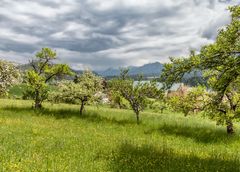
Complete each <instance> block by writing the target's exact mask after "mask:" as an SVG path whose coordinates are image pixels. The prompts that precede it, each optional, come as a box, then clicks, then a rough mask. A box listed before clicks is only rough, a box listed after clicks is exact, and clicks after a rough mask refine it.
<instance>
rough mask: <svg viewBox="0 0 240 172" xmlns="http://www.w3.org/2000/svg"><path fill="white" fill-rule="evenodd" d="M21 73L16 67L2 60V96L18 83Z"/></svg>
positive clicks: (0, 72)
mask: <svg viewBox="0 0 240 172" xmlns="http://www.w3.org/2000/svg"><path fill="white" fill-rule="evenodd" d="M19 79H20V73H19V71H18V69H17V68H16V66H15V65H14V64H12V63H10V62H7V61H4V60H0V96H5V95H6V94H7V92H8V89H9V87H11V86H12V85H13V84H15V83H17V82H18V81H19Z"/></svg>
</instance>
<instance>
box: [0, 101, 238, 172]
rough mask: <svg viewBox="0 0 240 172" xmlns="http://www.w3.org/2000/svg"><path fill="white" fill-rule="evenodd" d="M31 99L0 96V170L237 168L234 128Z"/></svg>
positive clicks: (168, 115)
mask: <svg viewBox="0 0 240 172" xmlns="http://www.w3.org/2000/svg"><path fill="white" fill-rule="evenodd" d="M31 105H32V103H31V102H29V101H16V100H0V171H1V170H2V171H18V170H19V171H71V172H73V171H84V172H86V171H116V172H117V171H129V172H130V171H174V172H175V171H184V172H186V171H240V162H239V160H240V154H239V146H240V137H239V136H238V135H239V133H236V135H235V136H231V137H229V136H227V135H226V134H225V128H223V127H216V126H215V124H214V123H213V122H210V121H208V120H205V119H200V118H198V117H183V116H182V115H180V114H172V113H165V114H162V115H160V114H154V113H151V112H146V113H143V114H142V120H143V122H142V124H141V125H139V126H138V125H136V124H135V118H134V115H133V113H132V112H131V111H127V110H117V109H108V108H102V107H101V108H99V109H97V108H95V107H87V112H86V113H85V115H84V116H83V117H79V116H78V106H73V105H64V104H61V105H51V104H45V107H46V109H45V110H44V111H42V112H37V111H33V110H32V109H31V108H30V107H31ZM238 130H239V129H238Z"/></svg>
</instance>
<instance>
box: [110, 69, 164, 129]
mask: <svg viewBox="0 0 240 172" xmlns="http://www.w3.org/2000/svg"><path fill="white" fill-rule="evenodd" d="M128 71H129V70H128V69H123V70H121V75H120V77H119V78H117V79H113V80H111V82H110V87H111V89H112V90H113V91H115V92H118V93H119V94H120V95H121V96H122V97H124V98H125V99H126V100H127V101H128V102H129V104H130V106H131V108H132V110H133V111H134V113H135V115H136V119H137V124H139V122H140V119H139V116H140V112H141V111H143V110H144V108H145V107H146V105H147V98H148V97H150V98H153V97H154V98H159V97H161V96H162V91H161V90H160V89H158V87H157V85H156V82H142V81H141V78H140V79H139V80H138V81H137V82H134V80H132V79H130V78H129V77H128Z"/></svg>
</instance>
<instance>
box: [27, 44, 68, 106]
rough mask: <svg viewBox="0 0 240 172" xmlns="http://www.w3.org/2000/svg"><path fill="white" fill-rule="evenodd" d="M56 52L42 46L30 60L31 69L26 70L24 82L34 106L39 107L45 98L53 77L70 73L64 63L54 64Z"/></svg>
mask: <svg viewBox="0 0 240 172" xmlns="http://www.w3.org/2000/svg"><path fill="white" fill-rule="evenodd" d="M55 59H57V54H56V52H55V51H53V50H51V49H50V48H42V50H41V51H39V52H37V53H36V55H35V60H32V61H31V62H30V64H31V67H32V69H30V70H28V71H27V74H26V82H27V86H28V92H30V93H31V94H32V96H33V98H34V103H35V105H34V107H35V108H41V107H42V102H43V101H44V100H46V99H47V95H48V92H49V83H50V81H52V80H53V79H55V78H57V77H60V76H63V75H71V71H70V68H69V66H68V65H66V64H54V63H53V62H54V60H55Z"/></svg>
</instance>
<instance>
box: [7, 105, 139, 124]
mask: <svg viewBox="0 0 240 172" xmlns="http://www.w3.org/2000/svg"><path fill="white" fill-rule="evenodd" d="M3 110H5V111H10V112H17V113H22V114H24V113H25V112H31V113H33V114H35V115H37V116H51V117H54V118H56V119H67V118H72V117H77V118H79V119H82V120H86V121H89V122H96V123H99V122H104V123H113V124H118V125H127V124H135V123H136V122H135V121H133V120H130V119H129V120H128V119H116V118H114V117H111V116H110V117H109V118H108V117H105V116H101V115H100V114H98V113H97V112H95V111H91V110H88V111H85V112H84V113H83V114H82V115H80V113H79V110H77V109H50V108H42V109H40V110H36V109H33V108H31V107H17V106H9V107H4V108H3Z"/></svg>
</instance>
